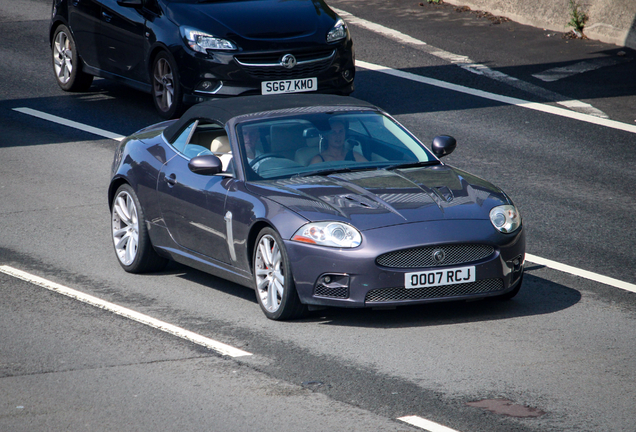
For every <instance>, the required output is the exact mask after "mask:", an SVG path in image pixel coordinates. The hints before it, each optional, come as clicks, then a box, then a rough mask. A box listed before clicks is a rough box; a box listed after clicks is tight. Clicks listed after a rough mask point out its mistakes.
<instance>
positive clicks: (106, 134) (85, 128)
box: [13, 108, 125, 141]
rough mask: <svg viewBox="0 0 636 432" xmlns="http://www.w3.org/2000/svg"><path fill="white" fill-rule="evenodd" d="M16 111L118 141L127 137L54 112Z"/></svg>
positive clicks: (17, 109)
mask: <svg viewBox="0 0 636 432" xmlns="http://www.w3.org/2000/svg"><path fill="white" fill-rule="evenodd" d="M13 110H14V111H17V112H21V113H22V114H27V115H30V116H33V117H37V118H41V119H43V120H48V121H50V122H53V123H57V124H61V125H64V126H69V127H72V128H75V129H79V130H81V131H84V132H89V133H92V134H95V135H99V136H103V137H104V138H110V139H114V140H116V141H121V140H123V139H124V138H125V137H124V136H122V135H118V134H115V133H112V132H108V131H106V130H104V129H99V128H96V127H93V126H89V125H86V124H84V123H78V122H75V121H72V120H68V119H65V118H63V117H58V116H54V115H52V114H47V113H45V112H42V111H37V110H34V109H31V108H13Z"/></svg>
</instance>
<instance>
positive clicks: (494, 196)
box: [247, 165, 511, 231]
mask: <svg viewBox="0 0 636 432" xmlns="http://www.w3.org/2000/svg"><path fill="white" fill-rule="evenodd" d="M247 188H248V189H249V190H250V191H252V192H253V193H256V194H259V195H262V196H264V197H267V198H268V199H271V200H272V201H275V202H277V203H278V204H281V205H283V206H285V207H287V208H289V209H290V210H292V211H294V212H296V213H298V214H300V215H302V216H303V217H305V218H307V219H308V220H310V221H321V220H340V221H345V222H348V223H351V224H352V225H354V226H355V227H357V228H358V229H360V230H362V231H364V230H368V229H374V228H380V227H384V226H391V225H399V224H406V223H415V222H425V221H438V220H462V219H464V220H471V219H472V220H489V213H490V210H491V209H492V208H493V207H495V206H497V205H501V204H509V203H511V202H510V200H509V198H508V197H507V196H506V195H505V194H504V193H503V192H502V191H501V190H500V189H499V188H497V187H495V186H493V185H492V184H491V183H489V182H487V181H485V180H482V179H480V178H479V177H476V176H473V175H471V174H468V173H466V172H463V171H460V170H457V169H455V168H452V167H449V166H447V165H436V166H430V167H419V168H409V169H402V170H372V171H361V172H353V173H337V174H332V175H329V176H311V177H296V178H291V179H285V180H268V181H258V182H252V183H249V184H248V185H247Z"/></svg>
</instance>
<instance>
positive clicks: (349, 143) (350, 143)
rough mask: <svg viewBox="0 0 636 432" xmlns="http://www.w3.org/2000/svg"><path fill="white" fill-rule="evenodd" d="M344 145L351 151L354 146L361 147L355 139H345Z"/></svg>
mask: <svg viewBox="0 0 636 432" xmlns="http://www.w3.org/2000/svg"><path fill="white" fill-rule="evenodd" d="M345 144H346V145H347V146H348V147H349V148H350V149H353V148H354V147H355V146H358V145H359V146H362V143H360V141H358V140H357V139H355V138H347V139H346V140H345Z"/></svg>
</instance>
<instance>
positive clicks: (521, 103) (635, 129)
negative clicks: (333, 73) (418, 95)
mask: <svg viewBox="0 0 636 432" xmlns="http://www.w3.org/2000/svg"><path fill="white" fill-rule="evenodd" d="M356 66H359V67H361V68H364V69H369V70H373V71H376V72H381V73H384V74H387V75H392V76H395V77H399V78H404V79H407V80H410V81H415V82H419V83H422V84H428V85H432V86H435V87H440V88H445V89H447V90H453V91H456V92H460V93H465V94H469V95H472V96H477V97H481V98H484V99H490V100H493V101H497V102H501V103H505V104H510V105H515V106H518V107H521V108H528V109H532V110H535V111H541V112H545V113H548V114H554V115H558V116H561V117H567V118H571V119H575V120H580V121H584V122H588V123H592V124H596V125H599V126H605V127H610V128H613V129H618V130H622V131H625V132H631V133H636V125H630V124H627V123H621V122H618V121H616V120H609V119H605V118H600V117H596V116H593V115H589V114H583V113H580V112H575V111H570V110H566V109H563V108H559V107H555V106H552V105H545V104H541V103H537V102H529V101H527V100H523V99H518V98H513V97H509V96H502V95H498V94H495V93H489V92H485V91H482V90H476V89H473V88H470V87H464V86H461V85H458V84H452V83H448V82H446V81H441V80H437V79H434V78H427V77H424V76H421V75H416V74H413V73H410V72H404V71H400V70H397V69H392V68H389V67H386V66H380V65H376V64H373V63H367V62H365V61H362V60H356Z"/></svg>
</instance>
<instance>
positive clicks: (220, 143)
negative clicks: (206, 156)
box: [210, 135, 232, 153]
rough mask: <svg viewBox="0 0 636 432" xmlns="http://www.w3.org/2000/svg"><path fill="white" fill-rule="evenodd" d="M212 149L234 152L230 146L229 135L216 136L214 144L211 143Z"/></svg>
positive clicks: (216, 151)
mask: <svg viewBox="0 0 636 432" xmlns="http://www.w3.org/2000/svg"><path fill="white" fill-rule="evenodd" d="M210 151H211V152H212V153H232V147H230V141H229V140H228V138H227V135H221V136H218V137H216V138H214V140H213V141H212V144H210Z"/></svg>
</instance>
